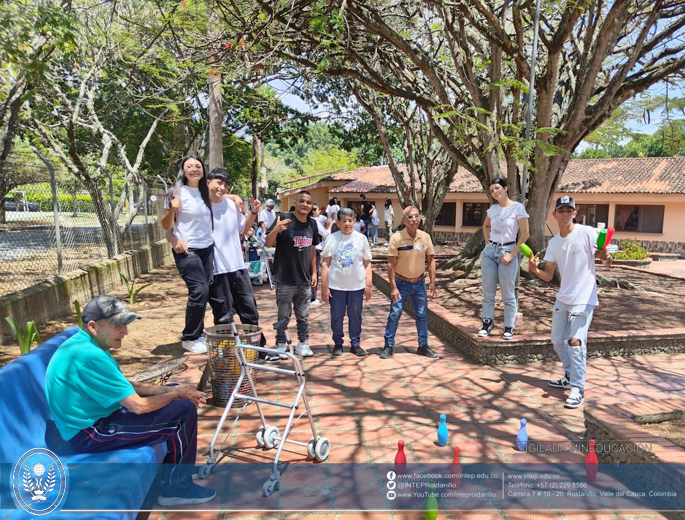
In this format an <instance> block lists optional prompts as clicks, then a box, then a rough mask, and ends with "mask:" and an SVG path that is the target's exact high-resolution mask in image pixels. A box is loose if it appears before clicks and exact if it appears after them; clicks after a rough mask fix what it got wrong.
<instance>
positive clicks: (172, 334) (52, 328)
mask: <svg viewBox="0 0 685 520" xmlns="http://www.w3.org/2000/svg"><path fill="white" fill-rule="evenodd" d="M146 283H152V285H151V286H150V287H147V288H145V289H143V290H142V291H141V292H140V293H139V294H138V297H137V299H136V303H135V304H134V305H129V308H130V309H131V310H133V311H134V312H136V313H138V314H140V315H141V316H142V317H143V319H142V320H139V321H137V322H136V323H135V325H133V326H131V327H129V334H128V336H127V337H126V339H125V340H124V346H123V348H122V349H121V351H120V352H117V353H114V357H115V358H116V359H117V361H118V362H119V364H120V366H121V370H122V372H123V373H124V375H126V376H132V375H135V374H137V373H138V372H142V371H143V370H145V369H146V368H148V367H150V366H152V365H154V364H156V363H161V362H162V361H166V360H168V359H172V358H175V357H178V356H181V355H183V354H184V353H185V351H184V350H183V347H181V335H180V332H181V330H182V329H183V324H184V321H185V315H184V312H185V301H186V300H187V298H188V292H187V290H186V287H185V285H184V284H183V282H182V281H181V279H180V277H179V275H178V271H177V270H176V266H173V265H172V266H167V267H162V268H159V269H155V270H154V271H153V272H151V273H148V274H145V275H143V276H141V277H140V278H139V279H137V280H136V287H139V286H140V285H142V284H146ZM111 294H113V295H114V296H117V297H119V298H121V299H122V300H123V301H124V302H126V303H128V293H127V292H126V288H125V287H121V288H120V289H119V290H116V291H112V292H111ZM169 301H172V302H181V303H174V304H173V305H169V306H167V305H165V302H169ZM85 303H86V302H81V305H85ZM207 317H208V318H209V319H208V321H207V325H211V324H212V323H211V319H212V318H211V312H208V313H207ZM75 325H76V314H75V313H74V314H72V315H70V316H66V317H64V318H61V319H57V320H52V321H50V322H49V323H48V324H46V325H43V326H41V327H39V330H38V332H39V333H40V336H41V339H42V340H43V341H45V340H47V339H49V338H50V337H52V336H54V335H55V334H57V333H59V332H61V331H63V330H64V329H66V328H68V327H73V326H75ZM34 346H35V345H34ZM18 355H19V346H18V345H16V344H15V345H2V346H0V366H2V365H5V364H7V363H9V362H10V361H11V360H12V359H14V358H15V357H17V356H18Z"/></svg>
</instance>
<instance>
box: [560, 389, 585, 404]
mask: <svg viewBox="0 0 685 520" xmlns="http://www.w3.org/2000/svg"><path fill="white" fill-rule="evenodd" d="M583 401H585V392H584V391H583V390H581V389H580V388H577V387H575V386H574V387H573V388H571V393H570V394H569V396H568V398H567V399H566V402H565V403H564V406H565V407H566V408H578V407H579V406H580V405H581V404H583Z"/></svg>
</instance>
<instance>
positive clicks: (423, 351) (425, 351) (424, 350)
mask: <svg viewBox="0 0 685 520" xmlns="http://www.w3.org/2000/svg"><path fill="white" fill-rule="evenodd" d="M416 353H417V354H418V355H419V356H426V357H429V358H433V359H435V358H436V357H438V355H437V354H436V353H435V352H433V349H432V348H430V347H429V346H428V345H423V346H421V347H419V349H418V350H417V351H416Z"/></svg>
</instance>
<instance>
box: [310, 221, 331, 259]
mask: <svg viewBox="0 0 685 520" xmlns="http://www.w3.org/2000/svg"><path fill="white" fill-rule="evenodd" d="M314 221H315V222H316V228H317V229H318V230H319V235H320V236H321V242H319V243H318V244H317V245H316V249H317V251H323V242H324V240H326V238H328V235H330V234H331V233H330V231H328V230H327V229H326V226H324V222H326V215H319V216H318V217H316V218H315V219H314Z"/></svg>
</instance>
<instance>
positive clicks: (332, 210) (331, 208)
mask: <svg viewBox="0 0 685 520" xmlns="http://www.w3.org/2000/svg"><path fill="white" fill-rule="evenodd" d="M338 211H340V205H339V204H338V199H337V198H335V197H333V198H332V199H331V200H329V201H328V206H326V216H327V217H328V220H332V221H333V222H335V221H336V220H338Z"/></svg>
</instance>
